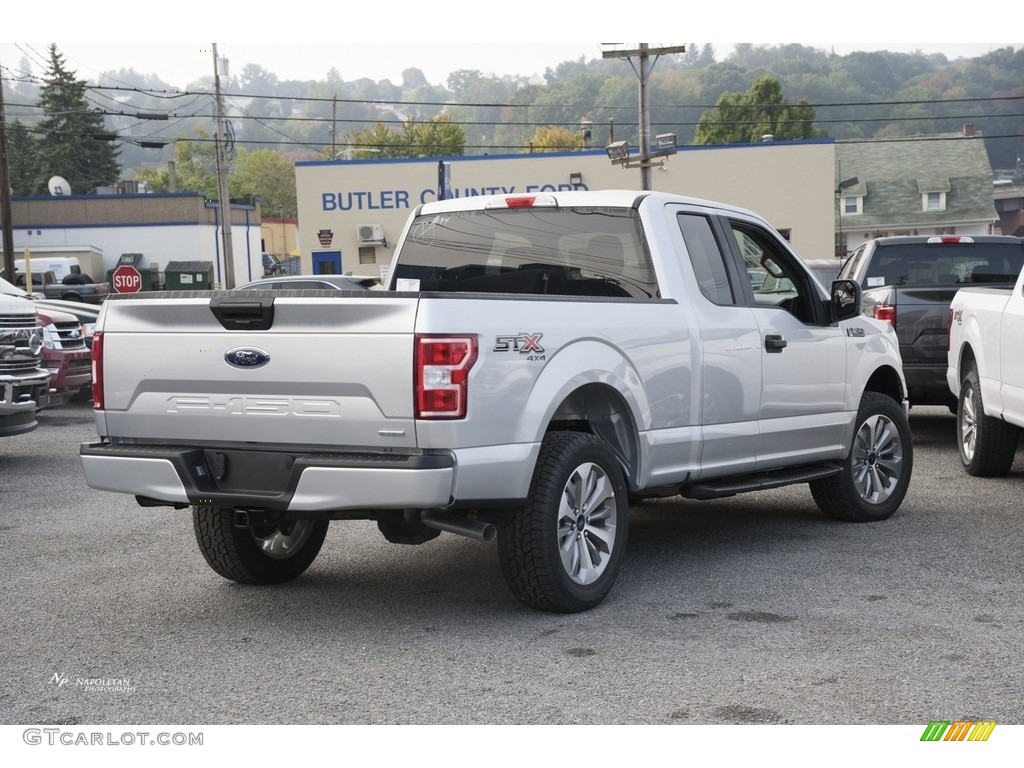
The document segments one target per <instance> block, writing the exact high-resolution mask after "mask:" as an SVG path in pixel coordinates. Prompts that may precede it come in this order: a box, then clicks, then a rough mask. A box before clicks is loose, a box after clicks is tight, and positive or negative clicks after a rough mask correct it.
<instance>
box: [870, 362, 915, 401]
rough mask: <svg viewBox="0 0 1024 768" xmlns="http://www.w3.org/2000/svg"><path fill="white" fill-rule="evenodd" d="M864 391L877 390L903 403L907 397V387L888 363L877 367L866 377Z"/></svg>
mask: <svg viewBox="0 0 1024 768" xmlns="http://www.w3.org/2000/svg"><path fill="white" fill-rule="evenodd" d="M864 391H865V392H878V393H880V394H883V395H888V396H889V397H891V398H892V399H893V400H895V401H896V402H897V403H901V404H902V403H903V401H904V400H905V399H906V397H907V388H906V385H905V383H904V380H903V377H902V376H901V375H900V372H899V371H897V370H896V369H895V368H893V367H892V366H890V365H883V366H881V367H880V368H877V369H876V370H875V371H874V372H873V373H872V374H871V376H869V377H868V380H867V382H866V383H865V385H864Z"/></svg>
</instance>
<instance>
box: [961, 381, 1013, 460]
mask: <svg viewBox="0 0 1024 768" xmlns="http://www.w3.org/2000/svg"><path fill="white" fill-rule="evenodd" d="M956 436H957V441H956V443H957V446H958V447H959V449H960V461H961V462H962V463H963V465H964V469H966V470H967V474H969V475H974V476H975V477H1001V476H1002V475H1005V474H1007V473H1009V471H1010V467H1012V466H1013V459H1014V456H1015V455H1016V453H1017V440H1018V437H1019V435H1018V431H1017V428H1016V427H1015V426H1014V425H1012V424H1007V423H1006V422H1005V421H1003V420H1002V419H994V418H992V417H991V416H986V415H985V404H984V403H983V402H982V400H981V379H980V377H979V376H978V371H977V370H976V369H975V368H970V369H968V371H967V374H966V375H965V376H964V380H963V382H962V383H961V384H960V399H959V400H958V402H957V409H956Z"/></svg>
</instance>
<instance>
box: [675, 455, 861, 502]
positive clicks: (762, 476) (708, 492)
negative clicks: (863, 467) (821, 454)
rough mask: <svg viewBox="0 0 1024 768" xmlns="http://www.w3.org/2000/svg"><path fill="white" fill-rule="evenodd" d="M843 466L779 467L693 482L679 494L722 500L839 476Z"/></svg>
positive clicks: (835, 463)
mask: <svg viewBox="0 0 1024 768" xmlns="http://www.w3.org/2000/svg"><path fill="white" fill-rule="evenodd" d="M842 469H843V467H842V465H841V464H839V463H838V462H830V463H826V464H812V465H809V466H804V467H797V468H795V469H777V470H772V471H770V472H757V473H755V474H752V475H741V476H739V477H723V478H721V479H720V480H708V481H707V482H703V483H691V484H688V485H684V486H682V487H681V488H680V489H679V493H680V494H681V495H682V496H683V497H684V498H687V499H720V498H722V497H724V496H735V495H736V494H738V493H750V492H751V491H763V490H766V489H768V488H780V487H782V486H784V485H796V484H797V483H809V482H811V481H812V480H821V479H823V478H826V477H832V476H833V475H838V474H839V473H840V472H841V471H842Z"/></svg>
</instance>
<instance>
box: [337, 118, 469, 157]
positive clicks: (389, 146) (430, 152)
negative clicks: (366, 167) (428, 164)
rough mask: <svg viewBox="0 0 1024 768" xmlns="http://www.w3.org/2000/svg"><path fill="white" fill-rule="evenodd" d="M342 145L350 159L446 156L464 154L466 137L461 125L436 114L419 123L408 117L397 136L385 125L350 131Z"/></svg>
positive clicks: (380, 124)
mask: <svg viewBox="0 0 1024 768" xmlns="http://www.w3.org/2000/svg"><path fill="white" fill-rule="evenodd" d="M345 144H347V145H348V149H346V156H348V157H349V159H353V158H354V159H357V160H358V159H361V158H367V157H449V156H451V155H461V154H463V153H464V152H465V150H466V134H465V132H464V131H463V130H462V127H461V126H459V125H453V124H452V121H451V117H450V116H449V115H438V116H437V117H428V118H427V119H426V120H422V121H420V120H417V119H416V118H410V119H408V120H406V121H405V123H403V124H402V131H401V132H400V133H398V132H395V131H392V130H391V129H390V128H389V127H388V126H387V125H386V124H385V123H376V124H375V125H374V126H373V127H372V128H363V129H362V130H360V131H350V132H349V133H348V134H346V136H345Z"/></svg>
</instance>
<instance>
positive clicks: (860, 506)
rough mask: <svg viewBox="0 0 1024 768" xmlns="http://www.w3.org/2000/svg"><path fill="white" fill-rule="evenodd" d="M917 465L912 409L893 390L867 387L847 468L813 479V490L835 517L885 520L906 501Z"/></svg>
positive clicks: (821, 505)
mask: <svg viewBox="0 0 1024 768" xmlns="http://www.w3.org/2000/svg"><path fill="white" fill-rule="evenodd" d="M913 466H914V444H913V441H912V439H911V434H910V423H909V421H908V419H907V414H906V412H905V411H904V410H903V408H902V407H900V404H899V403H897V402H896V401H895V400H893V399H892V398H891V397H888V396H887V395H883V394H881V393H880V392H865V393H864V395H863V396H862V397H861V401H860V408H859V409H858V410H857V424H856V429H855V430H854V434H853V445H852V446H851V448H850V453H849V455H848V456H847V457H846V459H844V460H843V467H842V471H841V472H840V473H839V474H838V475H833V476H832V477H827V478H824V479H822V480H815V481H813V482H811V483H809V485H810V488H811V496H813V497H814V502H815V503H816V504H817V505H818V509H820V510H821V511H822V512H823V513H824V514H825V515H827V516H828V517H831V518H833V519H835V520H843V521H847V522H871V521H877V520H885V519H886V518H888V517H891V516H892V514H893V513H894V512H895V511H896V510H897V509H898V508H899V506H900V504H902V503H903V498H904V497H905V496H906V495H907V488H909V487H910V475H911V472H912V470H913Z"/></svg>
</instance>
